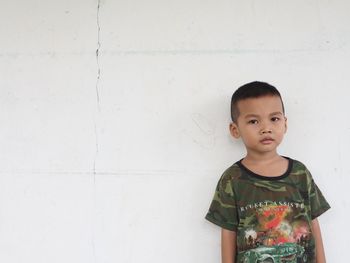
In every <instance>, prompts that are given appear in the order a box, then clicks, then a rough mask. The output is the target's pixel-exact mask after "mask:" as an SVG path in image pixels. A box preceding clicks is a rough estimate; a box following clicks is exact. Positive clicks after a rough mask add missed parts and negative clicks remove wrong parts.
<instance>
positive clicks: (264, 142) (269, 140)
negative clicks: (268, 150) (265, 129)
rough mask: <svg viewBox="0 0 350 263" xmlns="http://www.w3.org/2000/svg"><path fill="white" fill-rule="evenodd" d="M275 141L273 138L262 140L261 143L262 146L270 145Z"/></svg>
mask: <svg viewBox="0 0 350 263" xmlns="http://www.w3.org/2000/svg"><path fill="white" fill-rule="evenodd" d="M273 141H274V139H272V138H271V137H266V138H264V139H262V140H260V142H261V143H262V144H270V143H272V142H273Z"/></svg>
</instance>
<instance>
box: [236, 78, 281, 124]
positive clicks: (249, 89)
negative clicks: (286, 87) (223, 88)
mask: <svg viewBox="0 0 350 263" xmlns="http://www.w3.org/2000/svg"><path fill="white" fill-rule="evenodd" d="M264 96H278V97H279V98H280V99H281V102H282V109H283V114H284V105H283V100H282V96H281V94H280V93H279V91H278V90H277V89H276V88H275V87H274V86H272V85H270V84H268V83H266V82H261V81H253V82H250V83H247V84H244V85H243V86H241V87H239V88H238V89H237V90H236V91H235V92H234V93H233V95H232V99H231V119H232V121H233V122H236V121H237V119H238V117H239V109H238V106H237V104H238V102H239V101H240V100H245V99H249V98H259V97H264Z"/></svg>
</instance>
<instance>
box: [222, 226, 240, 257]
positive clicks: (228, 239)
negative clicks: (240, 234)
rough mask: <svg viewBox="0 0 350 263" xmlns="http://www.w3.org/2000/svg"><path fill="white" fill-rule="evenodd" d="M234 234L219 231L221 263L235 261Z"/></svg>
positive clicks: (225, 230) (224, 230) (228, 231)
mask: <svg viewBox="0 0 350 263" xmlns="http://www.w3.org/2000/svg"><path fill="white" fill-rule="evenodd" d="M236 238H237V235H236V232H234V231H230V230H227V229H224V228H222V229H221V258H222V263H233V262H235V260H236Z"/></svg>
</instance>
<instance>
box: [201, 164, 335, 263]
mask: <svg viewBox="0 0 350 263" xmlns="http://www.w3.org/2000/svg"><path fill="white" fill-rule="evenodd" d="M286 158H287V157H286ZM287 159H288V162H289V165H288V170H287V171H286V173H284V174H283V175H281V176H278V177H267V176H261V175H258V174H255V173H253V172H252V171H250V170H248V169H247V168H246V167H245V166H243V164H242V163H241V161H238V162H236V163H235V164H233V165H232V166H231V167H229V168H228V169H226V171H225V172H224V173H223V175H222V176H221V178H220V180H219V182H218V185H217V187H216V191H215V195H214V198H213V201H212V203H211V205H210V208H209V212H208V213H207V215H206V217H205V218H206V219H207V220H209V221H210V222H212V223H214V224H216V225H218V226H220V227H222V228H225V229H228V230H232V231H236V233H237V250H236V251H237V255H236V262H244V263H250V262H254V263H256V262H308V263H309V262H315V241H314V238H313V236H312V233H311V221H312V219H314V218H316V217H318V216H319V215H321V214H322V213H324V212H325V211H326V210H328V209H329V208H330V206H329V204H328V203H327V201H326V200H325V198H324V197H323V195H322V193H321V191H320V190H319V188H318V187H317V185H316V184H315V182H314V180H313V178H312V176H311V174H310V172H309V171H308V169H307V168H306V167H305V165H303V164H302V163H301V162H299V161H296V160H293V159H291V158H287Z"/></svg>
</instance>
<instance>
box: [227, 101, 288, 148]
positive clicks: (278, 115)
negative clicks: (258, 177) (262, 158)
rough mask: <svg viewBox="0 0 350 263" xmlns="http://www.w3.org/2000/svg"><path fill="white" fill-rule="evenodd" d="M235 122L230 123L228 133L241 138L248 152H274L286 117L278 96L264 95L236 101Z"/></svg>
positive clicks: (284, 131)
mask: <svg viewBox="0 0 350 263" xmlns="http://www.w3.org/2000/svg"><path fill="white" fill-rule="evenodd" d="M237 106H238V109H239V117H238V118H237V121H236V122H237V123H231V124H230V133H231V135H232V136H233V137H235V138H242V140H243V143H244V145H245V146H246V148H247V151H248V153H253V152H254V153H256V154H263V153H268V152H276V148H277V146H278V145H279V144H280V143H281V142H282V139H283V136H284V134H285V133H286V131H287V118H286V117H285V116H284V114H283V108H282V102H281V99H280V98H279V97H278V96H264V97H259V98H249V99H245V100H241V101H238V104H237Z"/></svg>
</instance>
